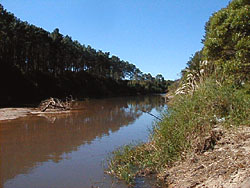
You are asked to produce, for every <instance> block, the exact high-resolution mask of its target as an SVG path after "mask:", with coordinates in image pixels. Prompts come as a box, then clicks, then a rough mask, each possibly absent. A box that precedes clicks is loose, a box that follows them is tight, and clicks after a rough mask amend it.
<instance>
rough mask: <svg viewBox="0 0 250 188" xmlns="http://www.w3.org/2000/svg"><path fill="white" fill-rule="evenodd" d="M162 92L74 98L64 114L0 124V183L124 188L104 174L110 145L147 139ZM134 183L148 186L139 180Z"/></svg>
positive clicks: (23, 187) (10, 187) (22, 187)
mask: <svg viewBox="0 0 250 188" xmlns="http://www.w3.org/2000/svg"><path fill="white" fill-rule="evenodd" d="M164 109H166V105H165V104H164V101H163V100H162V98H161V96H159V95H155V96H144V97H125V98H111V99H98V100H88V101H83V102H76V103H75V104H74V110H73V111H72V112H70V113H67V114H57V115H55V114H50V115H49V116H42V117H39V116H28V117H24V118H19V119H16V120H10V121H3V122H0V147H1V148H0V187H4V188H33V187H34V188H88V187H92V186H93V187H121V188H123V187H127V185H126V184H125V183H124V182H122V181H118V180H117V179H115V178H113V177H111V176H109V175H107V174H105V173H104V170H105V169H106V168H107V162H106V160H107V158H108V157H109V156H110V152H112V151H113V150H114V149H116V148H118V147H120V146H122V145H124V144H129V143H131V142H133V141H147V140H148V135H149V130H150V128H152V124H153V122H154V121H155V118H154V117H152V116H151V115H149V114H147V113H144V112H142V111H147V112H150V113H152V114H154V115H156V116H158V115H159V113H160V112H161V111H162V110H164ZM136 187H151V185H150V181H148V182H147V180H146V183H145V180H139V181H138V182H137V185H136Z"/></svg>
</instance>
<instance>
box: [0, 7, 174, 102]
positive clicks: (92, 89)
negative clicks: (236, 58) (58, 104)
mask: <svg viewBox="0 0 250 188" xmlns="http://www.w3.org/2000/svg"><path fill="white" fill-rule="evenodd" d="M0 80H1V92H0V105H11V104H16V103H23V102H25V103H30V102H35V101H39V100H41V99H44V98H46V97H50V96H55V97H65V96H68V95H73V96H74V97H80V98H83V97H99V96H116V95H135V94H146V93H155V92H158V93H160V92H166V91H167V88H168V86H169V85H170V84H171V83H172V82H171V81H166V80H165V79H164V77H163V76H162V75H161V74H159V75H157V76H156V77H153V76H152V75H151V74H150V73H148V74H144V73H142V71H140V70H139V69H138V68H137V67H136V66H135V65H133V64H131V63H129V62H127V61H123V60H121V59H120V58H119V57H117V56H114V55H110V52H102V51H101V50H98V51H97V50H96V49H94V48H92V47H91V46H90V45H88V46H85V45H82V44H80V43H79V42H78V41H76V40H73V39H72V38H71V37H70V36H68V35H66V36H63V35H62V34H61V33H60V32H59V29H58V28H56V29H55V30H54V31H53V32H51V33H50V32H48V31H46V30H44V29H43V28H39V27H36V26H34V25H31V24H29V23H27V22H24V21H21V20H20V19H18V18H16V17H15V16H14V15H13V14H12V13H9V12H8V11H7V10H5V9H4V8H3V6H2V5H1V4H0Z"/></svg>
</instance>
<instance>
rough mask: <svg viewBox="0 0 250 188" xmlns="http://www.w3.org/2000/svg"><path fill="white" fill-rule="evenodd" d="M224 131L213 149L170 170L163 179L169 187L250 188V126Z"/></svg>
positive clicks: (190, 157) (194, 154) (193, 154)
mask: <svg viewBox="0 0 250 188" xmlns="http://www.w3.org/2000/svg"><path fill="white" fill-rule="evenodd" d="M221 130H222V133H223V134H222V136H221V138H220V139H219V141H218V142H217V143H216V145H215V147H214V149H213V150H209V151H206V152H204V153H201V154H196V153H192V154H190V156H189V157H188V158H187V160H184V161H182V162H178V163H177V164H175V165H174V167H172V168H170V169H166V171H165V173H163V174H162V177H161V178H162V179H164V180H165V181H166V183H167V184H168V185H169V187H176V188H185V187H206V188H210V187H213V188H250V127H247V126H242V127H239V128H236V129H231V130H227V129H221Z"/></svg>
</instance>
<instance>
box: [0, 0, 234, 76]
mask: <svg viewBox="0 0 250 188" xmlns="http://www.w3.org/2000/svg"><path fill="white" fill-rule="evenodd" d="M0 3H1V4H2V5H3V6H4V8H5V9H7V10H8V11H10V12H12V13H14V14H15V15H16V16H17V17H18V18H20V19H21V20H23V21H27V22H29V23H31V24H34V25H36V26H39V27H42V28H44V29H45V30H47V31H50V32H51V31H53V30H54V29H55V28H59V30H60V32H61V33H62V34H64V35H70V36H71V37H72V38H73V39H74V40H78V41H79V42H80V43H82V44H85V45H91V46H92V47H93V48H95V49H97V50H102V51H109V52H110V53H111V54H112V55H116V56H118V57H120V58H121V59H123V60H126V61H129V62H130V63H133V64H135V65H136V66H137V67H138V68H140V70H141V71H143V72H144V73H148V72H149V73H151V74H152V75H153V76H155V75H156V74H158V73H161V74H162V75H163V76H164V77H165V79H177V78H178V77H179V76H178V75H179V73H180V71H181V69H183V68H185V66H186V62H187V61H188V60H189V57H190V56H191V55H192V54H194V53H195V52H196V51H197V50H200V49H201V48H202V44H201V39H202V37H203V35H204V25H205V22H206V21H208V19H209V17H210V16H211V14H212V13H214V12H215V11H218V10H220V9H221V8H223V7H226V6H227V4H228V3H229V0H0Z"/></svg>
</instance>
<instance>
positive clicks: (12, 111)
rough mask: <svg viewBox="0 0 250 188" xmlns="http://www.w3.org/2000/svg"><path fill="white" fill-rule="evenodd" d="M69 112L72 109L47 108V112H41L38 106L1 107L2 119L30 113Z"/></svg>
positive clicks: (0, 115)
mask: <svg viewBox="0 0 250 188" xmlns="http://www.w3.org/2000/svg"><path fill="white" fill-rule="evenodd" d="M68 112H70V111H69V110H67V111H60V110H47V111H46V112H41V111H40V110H39V109H38V108H0V121H6V120H13V119H17V118H20V117H26V116H28V115H38V116H46V115H49V114H62V113H68Z"/></svg>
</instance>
